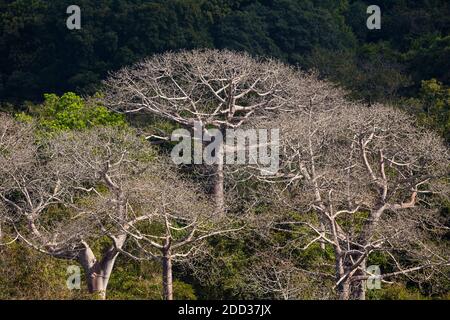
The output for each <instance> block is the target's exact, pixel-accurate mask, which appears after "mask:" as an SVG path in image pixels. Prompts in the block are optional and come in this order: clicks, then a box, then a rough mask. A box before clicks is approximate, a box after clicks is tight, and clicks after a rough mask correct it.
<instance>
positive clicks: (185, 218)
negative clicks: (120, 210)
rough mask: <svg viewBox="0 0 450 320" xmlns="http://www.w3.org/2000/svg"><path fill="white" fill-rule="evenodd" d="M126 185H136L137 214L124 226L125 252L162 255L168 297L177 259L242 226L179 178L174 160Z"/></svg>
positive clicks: (169, 297)
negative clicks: (128, 241) (216, 211)
mask: <svg viewBox="0 0 450 320" xmlns="http://www.w3.org/2000/svg"><path fill="white" fill-rule="evenodd" d="M128 189H130V190H133V194H132V195H131V197H130V199H129V202H130V209H131V210H132V212H133V219H132V223H129V226H130V227H129V228H127V229H126V233H127V235H128V237H129V238H130V244H129V245H127V248H124V250H122V252H124V253H125V254H126V255H128V256H129V257H131V258H134V259H137V260H152V259H157V260H158V261H161V263H162V270H163V275H162V278H163V289H164V292H163V296H164V299H167V300H172V299H173V263H174V262H185V261H186V260H188V259H195V257H196V256H198V255H199V254H202V253H203V251H204V250H205V247H204V245H205V243H206V240H207V239H208V238H210V237H213V236H221V235H225V234H231V233H235V232H238V231H239V230H241V228H242V226H240V225H239V223H238V222H237V221H236V220H234V219H231V217H219V216H218V215H217V214H216V213H215V207H214V205H213V204H212V203H210V201H209V200H208V199H207V198H206V197H205V195H204V192H202V190H201V189H200V188H199V187H197V186H195V185H193V184H192V183H190V182H188V181H185V180H183V179H180V176H179V175H178V174H176V170H173V165H171V164H170V163H165V164H164V165H162V166H161V167H160V168H159V169H158V170H157V172H155V171H154V172H153V173H152V175H151V176H149V177H147V178H143V179H139V180H135V181H130V185H128ZM117 220H119V219H117Z"/></svg>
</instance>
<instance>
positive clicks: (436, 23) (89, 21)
mask: <svg viewBox="0 0 450 320" xmlns="http://www.w3.org/2000/svg"><path fill="white" fill-rule="evenodd" d="M369 2H370V1H359V0H357V1H352V0H340V1H335V0H317V1H311V0H302V1H298V0H254V1H253V0H252V1H250V0H168V1H166V0H160V1H143V0H126V1H119V0H99V1H95V2H94V1H88V0H80V1H78V2H77V5H79V6H80V7H81V8H82V29H81V30H73V31H71V30H68V29H67V28H66V25H65V21H66V19H67V17H68V15H67V14H66V8H67V7H68V6H69V5H70V4H72V3H71V2H70V1H68V0H67V1H66V0H59V1H43V0H33V1H28V0H15V1H12V0H2V1H0V57H1V59H0V101H2V102H4V103H5V102H10V103H12V105H13V106H11V105H9V109H11V108H13V109H15V110H24V109H26V104H24V102H25V101H32V102H39V101H42V99H43V94H44V93H56V94H59V95H61V94H63V93H64V92H68V91H72V92H76V93H78V94H82V95H84V94H92V93H94V92H95V91H97V90H98V88H99V84H100V82H101V80H103V79H105V77H106V75H107V73H108V72H110V71H114V70H118V69H119V68H120V67H122V66H125V65H130V64H132V63H134V62H137V61H139V60H140V59H142V58H144V57H146V56H149V55H151V54H154V53H161V52H165V51H167V50H178V49H194V48H218V49H224V48H228V49H233V50H241V51H246V52H249V53H251V54H253V55H259V56H270V57H274V58H277V59H281V60H282V61H285V62H287V63H290V64H293V65H298V66H300V67H301V68H305V69H310V68H314V69H317V70H319V72H320V73H321V75H322V76H324V77H327V78H329V79H330V80H333V81H335V82H337V83H339V84H341V85H343V86H344V87H346V88H349V89H351V90H352V95H353V97H354V98H357V99H364V100H365V101H368V102H370V103H373V102H376V101H387V100H388V101H393V100H394V101H396V102H397V103H400V104H402V105H405V108H407V109H408V110H409V111H412V112H415V113H419V114H421V117H422V118H423V121H424V123H427V124H430V125H432V126H434V127H435V128H437V129H438V130H440V131H441V132H442V133H443V134H444V135H445V136H446V137H447V138H448V131H449V121H450V118H449V113H448V110H449V106H448V105H449V103H448V99H449V93H448V86H449V82H450V75H449V70H450V65H449V64H450V62H449V61H450V59H449V56H450V53H449V52H450V17H449V14H448V13H449V12H450V4H449V2H448V1H445V0H419V1H408V0H401V1H388V0H386V1H377V5H379V6H380V7H381V12H382V28H381V30H368V29H367V27H366V19H367V17H368V15H367V13H366V10H367V6H368V5H370V4H372V3H371V2H370V3H369ZM434 79H435V80H434ZM423 81H433V83H432V85H430V83H429V82H423ZM3 108H4V109H8V106H5V105H4V106H3Z"/></svg>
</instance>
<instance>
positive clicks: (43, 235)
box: [0, 0, 450, 299]
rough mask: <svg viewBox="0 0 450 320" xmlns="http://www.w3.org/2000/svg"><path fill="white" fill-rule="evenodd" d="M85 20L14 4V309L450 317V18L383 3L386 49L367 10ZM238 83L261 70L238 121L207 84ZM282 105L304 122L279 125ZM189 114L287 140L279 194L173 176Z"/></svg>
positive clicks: (179, 173) (238, 7)
mask: <svg viewBox="0 0 450 320" xmlns="http://www.w3.org/2000/svg"><path fill="white" fill-rule="evenodd" d="M71 4H73V3H72V2H71V1H66V0H59V1H44V0H0V57H1V59H0V111H1V112H2V113H0V121H1V122H0V132H1V133H3V135H2V136H1V137H0V167H1V168H0V199H1V200H2V201H0V217H2V218H0V299H92V298H98V296H97V295H92V293H98V292H100V293H101V294H100V297H101V298H105V296H106V297H107V298H108V299H171V298H175V299H252V298H259V299H267V298H269V299H333V298H341V299H364V298H365V299H432V298H437V299H449V298H450V296H449V294H450V273H449V272H450V271H449V267H448V262H449V260H448V259H449V248H450V242H449V241H450V233H449V231H448V230H449V228H450V214H449V208H450V204H449V203H450V202H449V199H448V196H449V193H448V185H449V184H448V168H449V166H448V143H449V141H450V15H449V13H450V2H448V1H446V0H419V1H408V0H396V1H377V5H379V6H380V8H381V13H382V19H381V22H382V25H381V29H380V30H369V29H368V28H367V27H366V20H367V17H368V14H367V12H366V9H367V7H368V5H370V4H373V3H372V1H360V0H355V1H352V0H340V1H334V0H317V1H314V0H305V1H303V0H302V1H299V0H254V1H251V0H160V1H144V0H126V1H123V0H121V1H119V0H98V1H87V0H79V1H77V5H78V6H79V7H80V8H81V13H82V15H81V16H82V28H81V29H80V30H68V29H67V27H66V19H67V17H68V14H67V13H66V9H67V7H68V6H69V5H71ZM205 49H208V50H205ZM209 49H211V50H209ZM213 49H218V50H220V51H216V50H213ZM185 50H187V51H185ZM191 50H194V51H191ZM196 50H198V51H196ZM167 52H169V53H167ZM155 55H156V56H155ZM152 57H154V58H152ZM142 59H147V60H145V62H144V63H141V64H139V62H140V61H142ZM224 61H225V62H226V63H225V62H224ZM136 63H138V64H136ZM221 63H222V65H224V66H228V68H230V70H232V71H230V70H228V69H227V67H223V68H221V67H220V65H221ZM233 68H234V69H233ZM161 69H162V70H166V73H165V76H166V75H167V74H168V75H169V76H168V77H169V79H170V80H171V81H172V82H174V83H175V84H177V81H179V82H180V83H182V85H181V87H182V89H181V88H180V87H179V86H178V87H173V86H171V85H169V84H168V83H166V82H158V81H155V80H154V79H158V77H159V74H158V73H157V71H155V70H161ZM196 70H197V71H196ZM235 70H239V72H244V71H242V70H247V71H248V70H252V71H253V73H252V72H249V73H252V74H251V75H250V76H248V75H247V73H246V76H245V77H246V78H245V81H242V83H240V82H239V80H236V81H237V82H236V88H235V90H236V96H239V98H242V99H244V100H245V103H244V104H242V105H243V107H241V106H235V107H238V109H237V112H239V111H241V112H242V111H243V113H244V116H242V118H241V117H240V116H239V117H238V116H237V115H235V112H236V110H234V112H233V113H230V112H229V113H224V114H225V115H224V116H223V117H224V118H221V117H218V116H217V114H216V113H215V112H213V111H212V110H211V104H213V103H214V101H215V99H216V100H217V99H218V101H219V105H221V104H220V102H223V103H225V101H228V100H227V99H228V98H227V97H228V95H230V96H231V93H230V92H231V91H232V88H231V89H230V88H229V87H227V86H224V87H218V88H216V87H215V86H216V85H217V84H216V83H213V81H212V80H211V81H212V82H208V79H207V76H209V75H210V73H216V74H215V76H217V77H220V76H222V78H227V77H229V72H230V73H233V72H235ZM152 72H153V73H152ZM239 72H238V73H239ZM188 75H189V76H188ZM258 76H259V78H258ZM192 79H197V80H198V82H199V83H202V85H203V87H202V89H201V90H206V91H207V92H208V94H205V93H204V92H203V91H202V93H201V94H200V93H198V92H197V91H196V90H197V87H191V86H190V84H189V83H190V81H192ZM205 79H206V80H205ZM238 79H239V77H238ZM261 79H265V81H262V80H261ZM184 85H185V86H184ZM336 85H338V87H336ZM146 86H150V87H151V88H152V90H154V91H153V92H160V94H159V96H158V97H157V99H156V98H154V97H153V96H152V94H151V93H149V92H146V91H145V90H144V89H143V88H145V87H146ZM213 87H214V88H216V90H213V89H212V88H213ZM255 87H257V88H256V89H255ZM186 88H187V89H188V90H187V89H186ZM268 88H269V89H268ZM210 89H211V90H212V93H213V96H212V97H210V96H209V95H211V92H209V91H208V90H210ZM178 90H181V92H183V95H181V96H180V97H178V98H176V99H175V100H170V99H168V98H167V97H166V96H164V95H163V94H162V92H171V93H173V94H176V93H177V92H178ZM239 90H242V91H241V92H240V91H239ZM258 90H259V91H258ZM184 91H186V92H188V93H189V94H191V95H192V97H193V98H192V99H191V96H189V98H190V99H191V100H190V101H191V102H192V104H193V109H191V108H190V107H186V108H187V109H186V110H187V111H186V110H185V111H184V112H182V113H181V114H178V112H177V110H178V109H176V108H178V103H179V102H178V101H182V100H183V99H186V97H185V96H188V94H185V92H184ZM229 91H230V92H229ZM252 91H254V93H255V95H250V96H249V97H246V94H247V93H249V92H250V93H252ZM275 91H276V92H277V94H276V95H275V94H273V92H275ZM261 92H265V93H264V94H260V97H259V93H261ZM280 96H281V97H280ZM311 97H314V99H313V98H311ZM177 99H178V100H177ZM279 99H285V100H286V101H289V102H288V103H286V105H287V106H283V108H291V109H290V111H291V112H292V113H291V114H289V117H287V118H286V115H285V114H283V113H282V112H281V113H280V112H273V113H271V111H269V110H272V109H274V108H275V107H274V105H275V106H278V105H279V104H283V103H282V102H280V101H282V100H279ZM142 101H143V102H142ZM174 101H176V102H174ZM194 101H195V103H194ZM283 101H284V100H283ZM138 102H139V103H141V105H142V106H144V107H140V108H138V109H132V108H131V107H130V105H132V104H133V103H136V104H137V103H138ZM216 102H217V101H216ZM196 103H198V104H199V105H200V107H199V110H198V108H197V106H196V105H195V104H196ZM295 104H297V105H302V106H306V107H304V109H302V110H300V111H299V110H297V111H295V112H294V111H293V108H294V106H293V105H295ZM252 105H254V106H257V107H255V110H259V109H261V110H263V111H261V113H260V114H259V113H258V112H253V110H252V111H251V112H247V111H246V110H248V109H245V108H252ZM328 105H335V106H340V109H339V110H334V109H329V108H328ZM155 106H156V107H155ZM161 106H164V108H163V107H161ZM172 107H173V109H172ZM183 107H184V106H183ZM239 107H241V108H242V110H239ZM141 109H142V110H143V111H142V110H141ZM183 110H184V109H183ZM124 111H125V112H124ZM135 111H136V112H135ZM246 112H247V113H246ZM189 114H191V115H195V119H201V120H202V122H203V124H204V125H205V126H206V127H219V128H220V129H224V128H236V127H241V126H242V128H250V127H258V128H272V127H274V128H280V129H282V130H284V132H287V133H288V136H289V138H286V137H282V145H283V148H285V149H283V148H282V151H283V154H282V160H283V161H282V163H281V168H280V172H281V173H280V175H283V176H282V177H281V176H280V177H277V178H280V179H279V181H278V180H277V182H276V183H275V182H274V181H268V180H270V179H268V178H267V177H261V176H259V175H258V174H257V173H255V172H254V170H253V168H251V167H248V166H244V167H243V168H237V169H236V168H233V169H232V170H229V171H227V170H225V171H224V172H221V173H220V174H218V172H219V171H218V168H216V167H211V166H209V167H208V166H200V167H196V166H178V167H176V166H174V165H173V164H171V163H168V160H167V158H168V154H170V149H171V148H172V147H173V143H170V142H167V141H166V140H164V139H159V140H158V138H161V137H166V136H167V135H169V136H170V132H171V131H173V130H174V129H178V128H188V129H192V128H191V123H192V121H193V119H194V117H192V118H189V116H188V115H189ZM305 114H308V116H305ZM242 119H244V120H245V121H246V122H244V121H243V120H242ZM330 119H331V120H330ZM241 120H242V121H241ZM247 120H248V121H247ZM295 121H297V122H295ZM298 123H304V124H305V125H298ZM364 124H374V125H373V127H371V126H370V125H364ZM323 128H326V129H323ZM311 130H312V131H311ZM378 130H379V131H378ZM311 132H314V134H311ZM355 135H358V137H359V139H360V140H358V141H359V142H360V143H361V144H360V145H356V146H355V145H354V144H352V141H353V140H352V139H353V138H352V137H354V136H355ZM155 137H156V140H157V141H155ZM307 137H310V138H309V139H307ZM374 137H375V138H374ZM441 140H442V141H441ZM300 145H309V146H310V149H309V153H308V152H306V153H305V154H304V150H301V149H295V146H297V148H298V146H300ZM338 145H339V146H340V148H337V147H336V146H338ZM366 150H367V152H368V155H367V156H366V155H365V152H366ZM368 150H370V151H368ZM374 150H378V151H376V152H375V151H374ZM354 152H360V153H361V154H362V160H361V159H359V158H358V160H355V164H349V163H350V162H351V161H352V159H353V158H352V157H353V154H354ZM313 153H314V154H313ZM303 156H304V157H306V158H307V159H309V161H306V167H302V166H300V167H296V165H295V163H296V161H297V160H298V159H297V157H303ZM316 158H317V159H319V158H320V159H321V161H320V163H317V164H316V165H314V159H316ZM383 159H385V160H386V164H385V163H384V160H383ZM347 161H350V162H348V163H347ZM405 163H407V164H408V165H405ZM385 165H386V167H388V168H386V169H385V167H384V166H385ZM410 165H411V166H412V167H413V168H412V169H411V168H410ZM309 166H310V167H309ZM378 166H379V167H378ZM353 167H355V168H356V167H357V168H358V170H356V169H355V171H354V172H353V171H352V170H351V168H353ZM372 167H373V168H376V169H374V170H372V169H371V168H372ZM105 168H106V169H105ZM305 170H306V172H309V173H308V174H305ZM316 170H317V172H319V173H318V174H317V177H312V178H311V173H314V172H315V171H316ZM364 170H367V172H364ZM344 171H345V172H347V171H348V172H347V176H346V175H344V174H341V173H340V172H344ZM350 171H352V172H350ZM338 172H339V174H338ZM214 174H215V175H216V176H217V175H218V176H220V178H221V180H220V181H219V182H220V183H219V184H218V183H217V181H216V180H215V179H214V178H211V177H212V176H214ZM314 174H315V173H314ZM365 174H367V176H365ZM350 175H351V176H352V182H351V183H349V182H348V181H347V179H348V176H350ZM300 176H302V179H300V178H298V177H300ZM293 177H294V178H293ZM308 177H309V178H308ZM296 179H299V181H297V180H296ZM287 180H289V181H290V182H289V183H286V181H287ZM372 180H373V181H372ZM317 181H321V183H322V184H321V185H320V187H319V186H318V185H317ZM175 186H176V187H175ZM347 188H348V189H349V190H350V189H351V192H350V191H348V192H347V193H345V192H344V191H343V190H347ZM319 189H320V190H319ZM211 190H212V191H211ZM217 190H219V191H220V192H219V196H218V192H217ZM316 191H317V192H316ZM411 192H412V194H411ZM318 193H319V194H322V197H319V198H317V194H318ZM30 194H32V195H34V196H35V197H36V198H35V199H34V198H33V197H31V196H30ZM168 194H171V196H170V197H166V196H167V195H168ZM380 195H381V197H382V200H379V199H378V198H377V197H379V196H380ZM387 195H389V196H387ZM322 198H323V199H322ZM344 198H347V199H344ZM348 198H351V200H349V201H348V203H347V200H348ZM419 198H420V201H419V200H418V199H419ZM377 199H378V200H377ZM380 201H382V202H383V203H384V204H385V205H384V206H381V207H380V206H379V204H380ZM416 202H417V206H416V205H415V204H416ZM419 202H420V205H419ZM350 203H351V204H350ZM359 203H361V204H360V205H359ZM128 206H129V207H130V208H131V207H132V208H134V209H135V210H136V212H134V211H133V216H134V220H133V219H130V218H129V217H128V216H127V215H124V213H123V212H124V211H126V212H128V210H129V207H128ZM381 208H382V209H383V210H381V212H380V209H381ZM134 209H133V210H134ZM130 210H131V209H130ZM334 210H336V211H334ZM145 211H152V212H153V211H154V214H153V215H152V217H151V219H150V218H149V221H144V222H143V223H142V224H141V220H144V218H142V217H145V215H143V214H142V212H145ZM385 211H386V213H385ZM28 212H33V214H29V213H28ZM86 212H88V213H94V214H93V215H89V214H87V215H86ZM179 212H181V213H182V214H181V216H178V215H177V214H178V213H179ZM211 212H216V213H217V212H219V213H221V214H219V215H218V216H219V217H220V218H212V217H211ZM333 212H337V213H333ZM374 212H379V213H380V214H381V213H383V215H381V218H379V217H378V218H376V219H374V218H373V217H372V216H371V214H372V213H374ZM3 217H4V218H3ZM30 219H31V220H30ZM378 219H380V222H378ZM135 220H136V221H135ZM374 220H377V221H376V222H377V223H376V224H372V222H373V221H374ZM27 221H28V227H29V226H32V228H31V231H30V230H28V227H27V223H26V222H27ZM31 221H32V222H33V223H31ZM99 221H100V222H99ZM324 221H325V222H324ZM34 222H35V223H34ZM134 223H136V226H135V225H134ZM328 223H329V226H330V227H328ZM34 224H35V225H34ZM335 226H339V228H338V229H340V230H337V231H336V230H335V229H336V228H335ZM321 228H323V229H321ZM341 228H342V229H341ZM124 230H126V232H125V233H124ZM130 230H131V231H130ZM321 230H322V231H323V230H327V231H326V232H329V233H327V236H324V234H325V233H323V234H322V233H321V232H322V231H321ZM324 232H325V231H324ZM333 232H334V233H333ZM172 233H173V234H172ZM168 235H170V236H168ZM333 236H335V239H334V240H333V238H332V237H333ZM342 237H343V238H342ZM169 238H170V239H171V240H170V241H168V242H165V241H167V239H169ZM341 238H342V239H344V238H345V239H346V241H347V242H346V243H347V245H348V246H347V247H346V248H344V247H343V244H342V241H344V240H342V239H341ZM349 239H351V241H350V240H349ZM383 241H384V242H383ZM344 242H345V241H344ZM80 248H81V249H80ZM361 248H363V249H364V250H363V249H361ZM81 251H82V252H83V254H84V255H85V256H84V258H82V257H81V254H80V252H81ZM116 258H117V260H116ZM172 258H173V259H172ZM83 259H84V260H83ZM89 259H91V260H92V259H94V260H98V261H97V262H98V263H95V264H94V265H92V266H90V265H89V264H86V263H85V261H87V260H89ZM339 259H341V261H340V262H339V261H338V260H339ZM442 261H444V263H443V262H442ZM339 263H340V264H341V267H342V269H343V271H342V273H339V272H336V270H338V269H339V268H338V267H336V266H337V265H338V264H339ZM445 263H447V264H446V266H445ZM74 264H75V265H79V266H81V267H82V268H81V269H82V273H83V274H84V277H82V285H81V290H69V289H68V288H67V285H66V280H67V277H68V273H67V268H68V267H69V266H72V265H74ZM172 264H173V265H172ZM111 265H112V266H114V268H113V271H111V270H109V269H108V266H111ZM370 265H377V266H380V268H381V271H382V273H383V274H385V275H390V276H386V279H383V283H382V284H381V289H376V290H362V288H363V286H364V284H363V283H364V281H366V280H367V278H365V277H366V275H365V274H364V272H362V271H361V270H363V269H364V268H363V267H368V266H370ZM443 265H444V267H443ZM415 268H417V270H416V269H415ZM110 269H112V267H111V268H110ZM409 269H411V270H412V271H414V272H412V273H410V272H409ZM413 269H414V270H413ZM108 270H109V271H108ZM349 270H350V271H349ZM169 271H170V272H169ZM99 273H100V274H101V275H104V274H105V273H106V274H107V276H106V278H107V280H106V281H105V282H103V283H102V281H101V280H99V281H93V280H92V279H93V278H92V275H98V274H99ZM336 273H337V275H336ZM172 274H173V279H172ZM339 275H340V277H339ZM391 276H392V277H391ZM336 277H337V278H336ZM100 278H101V277H100ZM100 278H98V279H100ZM84 279H86V280H84ZM89 279H91V280H89ZM384 280H385V281H384ZM168 283H169V284H170V285H168ZM106 287H107V290H106ZM106 292H107V293H106Z"/></svg>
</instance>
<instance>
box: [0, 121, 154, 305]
mask: <svg viewBox="0 0 450 320" xmlns="http://www.w3.org/2000/svg"><path fill="white" fill-rule="evenodd" d="M4 123H6V122H2V124H4ZM8 123H14V124H15V126H16V127H17V128H16V129H14V130H10V131H9V132H8V133H7V134H8V135H10V137H9V138H8V139H10V140H11V141H16V140H18V139H22V141H21V142H20V144H17V145H11V146H10V147H9V148H8V150H7V152H6V153H5V154H6V155H7V156H8V157H10V158H9V159H2V160H4V161H2V164H3V162H5V166H3V165H2V168H1V169H0V177H1V178H2V181H4V183H2V190H1V193H0V195H1V198H2V200H3V203H4V204H6V205H7V207H8V209H9V210H8V214H7V215H6V217H7V219H6V221H7V222H8V223H10V224H11V225H12V226H13V227H14V230H15V232H16V234H17V236H18V237H19V239H20V240H22V241H23V242H24V243H26V244H27V245H29V246H31V247H33V248H34V249H36V250H38V251H40V252H42V253H45V254H49V255H51V256H53V257H56V258H60V259H72V260H76V261H78V262H79V263H80V264H81V265H82V266H83V268H84V270H85V274H86V281H87V284H88V289H89V291H90V292H91V293H96V294H98V295H99V297H100V298H103V299H104V298H105V297H106V288H107V285H108V281H109V278H110V275H111V272H112V269H113V266H114V263H115V260H116V258H117V255H118V253H119V250H120V249H121V248H122V246H123V245H124V242H125V240H126V232H124V231H123V230H121V229H118V228H117V227H116V222H115V221H114V222H111V221H109V220H108V218H109V216H108V215H105V214H104V211H102V210H100V209H104V208H106V207H107V208H108V209H109V210H112V211H114V216H115V217H122V219H123V220H126V216H127V210H128V207H127V192H132V190H124V189H123V184H124V183H125V181H126V180H127V179H131V178H134V176H135V175H139V174H140V173H141V172H142V171H143V170H144V166H147V165H148V161H143V160H149V159H150V158H149V157H150V154H151V150H150V149H149V148H148V144H147V143H146V142H144V141H142V140H140V139H137V138H136V137H135V135H134V134H133V133H132V132H127V131H125V130H121V129H112V128H98V129H95V130H91V131H86V132H67V133H62V134H60V135H59V136H58V137H55V138H52V139H50V141H46V142H41V143H40V144H37V143H35V141H34V138H33V135H32V130H29V131H27V132H28V133H29V135H27V136H25V135H24V134H23V130H21V129H20V128H21V125H20V124H17V123H15V122H14V120H12V119H10V121H9V122H8ZM7 134H5V135H4V136H7ZM25 137H26V138H25ZM141 163H145V165H141ZM105 189H106V190H105ZM100 204H102V206H100ZM106 204H108V206H106ZM111 226H114V227H111ZM124 228H126V226H124ZM105 235H106V236H108V237H109V239H110V240H111V244H110V245H109V246H108V247H107V248H104V249H105V250H104V252H103V253H102V255H101V257H100V258H99V259H97V257H96V256H95V254H94V252H93V250H92V248H91V246H90V244H89V243H91V244H92V242H94V241H96V240H97V239H98V238H100V237H103V236H105Z"/></svg>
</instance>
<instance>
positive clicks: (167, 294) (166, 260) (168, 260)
mask: <svg viewBox="0 0 450 320" xmlns="http://www.w3.org/2000/svg"><path fill="white" fill-rule="evenodd" d="M162 266H163V295H164V300H173V276H172V252H171V248H170V240H168V241H167V242H166V245H165V246H164V249H163V257H162Z"/></svg>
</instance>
